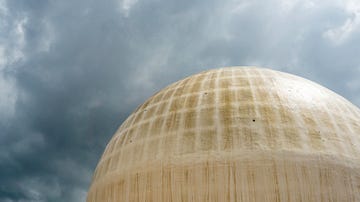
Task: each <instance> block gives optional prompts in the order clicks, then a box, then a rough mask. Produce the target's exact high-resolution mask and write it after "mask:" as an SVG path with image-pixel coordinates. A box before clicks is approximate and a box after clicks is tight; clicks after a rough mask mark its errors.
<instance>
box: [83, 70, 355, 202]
mask: <svg viewBox="0 0 360 202" xmlns="http://www.w3.org/2000/svg"><path fill="white" fill-rule="evenodd" d="M87 201H88V202H110V201H114V202H115V201H154V202H157V201H165V202H168V201H259V202H261V201H314V202H315V201H316V202H318V201H360V110H359V109H358V108H357V107H356V106H354V105H352V104H351V103H349V102H348V101H347V100H345V99H344V98H342V97H341V96H339V95H337V94H335V93H334V92H332V91H330V90H328V89H326V88H324V87H321V86H319V85H317V84H315V83H313V82H311V81H308V80H305V79H303V78H300V77H297V76H293V75H290V74H286V73H281V72H278V71H273V70H269V69H262V68H255V67H233V68H222V69H215V70H209V71H206V72H202V73H200V74H197V75H194V76H191V77H188V78H185V79H183V80H181V81H178V82H176V83H174V84H172V85H170V86H168V87H166V88H165V89H163V90H161V91H160V92H158V93H156V94H155V95H154V96H152V97H151V98H150V99H148V100H147V101H146V102H145V103H144V104H142V105H141V106H139V107H138V108H137V109H136V110H135V111H134V112H133V113H132V114H131V115H130V116H129V118H128V119H127V120H126V121H125V122H124V123H123V124H122V125H121V127H120V128H119V129H118V131H117V132H116V133H115V135H114V136H113V138H112V139H111V141H110V142H109V144H108V145H107V147H106V149H105V152H104V154H103V156H102V157H101V159H100V161H99V163H98V166H97V168H96V171H95V173H94V177H93V181H92V184H91V187H90V189H89V193H88V198H87Z"/></svg>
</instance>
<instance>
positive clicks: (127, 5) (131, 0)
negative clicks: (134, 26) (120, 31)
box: [120, 0, 138, 17]
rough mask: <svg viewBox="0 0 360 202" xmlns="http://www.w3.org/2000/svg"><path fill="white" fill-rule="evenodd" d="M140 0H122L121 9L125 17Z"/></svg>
mask: <svg viewBox="0 0 360 202" xmlns="http://www.w3.org/2000/svg"><path fill="white" fill-rule="evenodd" d="M137 2H138V0H122V1H120V9H121V11H122V13H123V14H124V16H125V17H128V16H129V14H130V10H131V8H132V7H133V6H134V5H135V4H136V3H137Z"/></svg>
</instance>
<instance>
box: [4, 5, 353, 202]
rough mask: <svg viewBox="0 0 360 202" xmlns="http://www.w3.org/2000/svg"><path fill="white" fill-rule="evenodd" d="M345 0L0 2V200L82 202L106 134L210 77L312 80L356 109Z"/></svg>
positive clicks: (350, 25)
mask: <svg viewBox="0 0 360 202" xmlns="http://www.w3.org/2000/svg"><path fill="white" fill-rule="evenodd" d="M359 11H360V6H359V5H358V3H356V1H346V2H345V3H338V2H336V1H327V2H326V3H325V2H321V1H310V0H307V1H282V0H273V1H269V2H266V3H265V2H263V1H244V0H243V1H221V2H220V1H200V0H197V1H160V0H151V1H141V0H137V1H136V0H124V1H112V0H108V1H102V2H99V1H91V0H88V1H85V0H77V1H72V2H71V3H69V2H64V1H45V0H43V1H28V0H23V1H4V0H3V1H0V17H1V20H0V23H1V27H3V28H0V86H1V89H0V95H1V100H0V132H1V134H0V181H1V185H0V201H81V200H84V197H85V196H86V192H87V188H88V186H89V183H90V180H91V175H92V172H93V170H94V168H95V166H96V163H97V161H98V159H99V158H100V155H101V152H102V151H103V149H104V147H105V145H106V143H107V141H108V140H109V139H110V137H111V136H112V134H113V133H114V131H115V130H116V128H117V127H118V126H119V124H121V122H122V121H124V119H125V118H126V117H127V116H128V115H129V114H130V113H131V111H132V110H133V109H135V107H136V106H137V105H138V104H140V103H142V102H143V101H144V100H145V99H146V98H147V97H149V96H150V95H151V94H152V93H154V92H155V91H157V90H159V89H161V88H163V87H165V86H166V85H167V84H170V83H172V82H174V81H176V80H178V79H180V78H183V77H185V76H187V75H191V74H193V73H196V72H199V71H201V70H205V69H208V68H215V67H220V66H232V65H259V66H265V67H271V68H276V69H279V70H283V71H287V72H290V73H294V74H297V75H300V76H304V77H306V78H309V79H311V80H314V81H316V82H318V83H320V84H322V85H324V86H327V87H329V88H330V89H332V90H334V91H336V92H337V93H339V94H341V95H343V96H344V97H346V98H348V99H349V100H350V101H352V102H353V103H355V104H356V105H358V106H360V96H359V95H360V82H359V78H360V59H359V57H357V55H356V54H357V53H359V52H360V50H359V47H360V35H359V31H360V28H359V27H360V14H359Z"/></svg>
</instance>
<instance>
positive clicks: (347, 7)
mask: <svg viewBox="0 0 360 202" xmlns="http://www.w3.org/2000/svg"><path fill="white" fill-rule="evenodd" d="M340 8H341V9H343V10H344V12H345V13H346V15H347V16H348V17H347V18H346V20H345V21H344V22H343V24H341V25H340V26H337V27H332V28H329V29H328V30H326V31H325V32H324V33H323V37H324V38H326V39H328V40H330V41H331V42H332V43H333V44H335V45H341V44H343V43H345V42H346V41H347V40H348V39H349V38H351V37H352V36H353V35H354V34H355V33H356V32H357V31H359V28H360V2H359V1H356V0H348V1H344V2H343V4H342V5H341V7H340Z"/></svg>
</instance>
